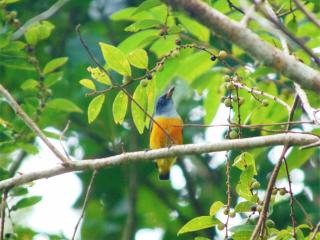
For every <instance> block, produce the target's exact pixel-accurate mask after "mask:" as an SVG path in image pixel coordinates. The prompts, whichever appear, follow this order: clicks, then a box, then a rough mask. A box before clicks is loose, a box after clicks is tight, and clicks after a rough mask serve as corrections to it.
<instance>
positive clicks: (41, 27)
mask: <svg viewBox="0 0 320 240" xmlns="http://www.w3.org/2000/svg"><path fill="white" fill-rule="evenodd" d="M53 29H54V25H53V24H52V23H50V22H49V21H42V22H37V23H35V24H32V25H31V26H30V27H28V29H27V30H26V32H25V33H24V36H25V38H26V41H27V43H29V44H31V45H33V46H34V45H36V44H37V43H38V42H39V41H40V40H44V39H46V38H48V37H49V36H50V34H51V32H52V30H53Z"/></svg>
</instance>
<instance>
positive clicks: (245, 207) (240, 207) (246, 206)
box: [234, 201, 255, 212]
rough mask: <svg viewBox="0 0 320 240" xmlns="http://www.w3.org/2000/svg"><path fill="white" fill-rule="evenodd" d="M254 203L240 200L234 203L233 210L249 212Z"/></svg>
mask: <svg viewBox="0 0 320 240" xmlns="http://www.w3.org/2000/svg"><path fill="white" fill-rule="evenodd" d="M254 205H255V204H254V203H253V202H250V201H244V202H240V203H238V204H237V205H236V207H235V209H234V210H235V211H236V212H251V208H252V206H254Z"/></svg>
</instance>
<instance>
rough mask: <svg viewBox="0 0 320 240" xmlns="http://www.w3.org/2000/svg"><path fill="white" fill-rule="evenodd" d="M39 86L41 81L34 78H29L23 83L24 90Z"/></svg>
mask: <svg viewBox="0 0 320 240" xmlns="http://www.w3.org/2000/svg"><path fill="white" fill-rule="evenodd" d="M38 86H39V82H38V81H37V80H34V79H28V80H26V81H24V82H23V83H22V85H21V88H22V90H28V89H36V88H37V87H38Z"/></svg>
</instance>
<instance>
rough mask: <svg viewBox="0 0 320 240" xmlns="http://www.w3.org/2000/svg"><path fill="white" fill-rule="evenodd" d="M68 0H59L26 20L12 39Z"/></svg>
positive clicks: (54, 11) (52, 13) (48, 15)
mask: <svg viewBox="0 0 320 240" xmlns="http://www.w3.org/2000/svg"><path fill="white" fill-rule="evenodd" d="M67 2H69V0H59V1H57V2H56V3H55V4H53V5H52V6H51V7H50V8H49V9H48V10H46V11H44V12H42V13H40V14H39V15H37V16H35V17H33V18H31V19H29V20H28V21H26V23H25V24H23V25H22V26H21V27H20V28H19V29H18V30H17V31H16V32H15V33H14V34H13V35H12V40H17V39H19V38H20V37H21V36H22V35H23V34H24V33H25V31H26V30H27V29H28V27H29V26H31V25H32V24H34V23H37V22H40V21H42V20H45V19H48V18H50V17H51V16H52V15H54V14H55V13H56V12H57V11H58V10H59V9H60V8H61V7H63V5H65V4H66V3H67Z"/></svg>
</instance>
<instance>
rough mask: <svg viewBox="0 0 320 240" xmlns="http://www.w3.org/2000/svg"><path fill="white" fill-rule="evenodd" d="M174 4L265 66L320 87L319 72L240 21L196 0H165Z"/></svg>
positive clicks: (313, 87)
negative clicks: (233, 19) (263, 38)
mask: <svg viewBox="0 0 320 240" xmlns="http://www.w3.org/2000/svg"><path fill="white" fill-rule="evenodd" d="M167 2H168V3H169V4H170V5H172V6H174V7H181V8H183V9H184V10H186V11H187V12H189V13H190V14H191V15H192V16H194V17H195V18H197V19H198V20H199V21H200V22H202V23H203V24H204V25H206V26H207V27H209V28H210V29H211V30H212V31H214V32H216V33H217V34H220V35H221V36H223V37H224V38H225V39H227V40H229V41H231V42H233V43H234V44H236V45H238V46H239V47H241V48H242V49H243V50H244V51H245V52H246V53H248V54H250V55H251V56H253V57H254V58H256V59H257V60H259V61H262V62H263V63H264V64H265V65H266V66H271V67H273V68H275V69H277V70H278V71H280V72H281V73H283V74H284V75H285V76H287V77H288V78H289V79H292V80H293V81H295V82H297V83H299V84H300V85H301V86H302V87H304V88H308V89H313V90H318V91H319V90H320V73H319V72H318V71H316V70H314V69H313V68H311V67H309V66H307V65H305V64H303V63H302V62H300V61H298V60H297V59H296V58H295V57H293V56H290V55H289V54H285V53H283V52H282V51H281V50H279V49H277V48H275V47H274V46H272V45H271V44H269V43H267V42H265V41H263V40H262V39H261V38H260V37H259V36H258V35H257V34H255V33H254V32H252V31H251V30H249V29H247V28H246V27H244V26H243V25H241V24H240V23H237V22H235V21H232V20H230V19H229V18H228V17H227V16H225V15H224V14H222V13H220V12H219V11H217V10H215V9H214V8H211V7H210V6H209V5H207V4H206V3H204V2H201V1H199V0H167Z"/></svg>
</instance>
